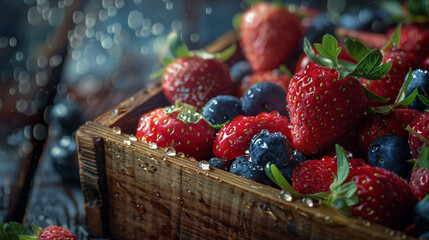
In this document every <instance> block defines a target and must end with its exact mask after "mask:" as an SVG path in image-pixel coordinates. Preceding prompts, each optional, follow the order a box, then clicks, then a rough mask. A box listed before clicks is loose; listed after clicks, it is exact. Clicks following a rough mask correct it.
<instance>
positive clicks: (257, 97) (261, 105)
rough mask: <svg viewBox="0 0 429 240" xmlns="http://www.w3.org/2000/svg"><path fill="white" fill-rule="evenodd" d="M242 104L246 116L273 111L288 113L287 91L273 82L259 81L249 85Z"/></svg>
mask: <svg viewBox="0 0 429 240" xmlns="http://www.w3.org/2000/svg"><path fill="white" fill-rule="evenodd" d="M242 104H243V111H244V113H245V114H246V116H256V115H258V114H259V113H261V112H271V111H278V112H279V113H280V114H281V115H284V116H286V115H287V112H286V104H287V103H286V92H285V91H284V90H283V88H281V87H280V86H279V85H277V84H275V83H273V82H259V83H256V84H254V85H252V86H251V87H249V88H248V89H247V91H246V93H245V94H244V96H243V97H242Z"/></svg>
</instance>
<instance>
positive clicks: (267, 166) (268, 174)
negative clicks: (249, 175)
mask: <svg viewBox="0 0 429 240" xmlns="http://www.w3.org/2000/svg"><path fill="white" fill-rule="evenodd" d="M271 165H272V164H271V162H267V164H265V168H264V170H265V174H266V175H267V177H268V178H269V179H270V180H271V181H273V183H275V184H277V182H276V179H275V178H274V176H273V174H272V172H271ZM277 185H278V184H277ZM279 187H280V186H279Z"/></svg>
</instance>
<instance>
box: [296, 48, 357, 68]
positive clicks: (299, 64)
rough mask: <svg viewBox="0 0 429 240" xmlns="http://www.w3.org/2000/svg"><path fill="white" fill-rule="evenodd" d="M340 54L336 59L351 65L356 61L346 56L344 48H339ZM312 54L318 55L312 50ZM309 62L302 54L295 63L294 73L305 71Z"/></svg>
mask: <svg viewBox="0 0 429 240" xmlns="http://www.w3.org/2000/svg"><path fill="white" fill-rule="evenodd" d="M341 49H342V50H341V52H340V55H338V59H341V60H344V61H347V62H351V63H356V60H355V59H354V58H353V57H352V56H350V54H348V52H347V48H346V47H344V46H341ZM314 52H315V53H316V54H319V52H317V49H316V48H314ZM310 62H311V60H310V58H309V57H308V56H307V54H305V53H302V54H301V56H300V57H299V59H298V62H297V63H296V67H295V73H298V72H300V71H303V70H304V69H305V67H306V66H307V65H308V64H309V63H310Z"/></svg>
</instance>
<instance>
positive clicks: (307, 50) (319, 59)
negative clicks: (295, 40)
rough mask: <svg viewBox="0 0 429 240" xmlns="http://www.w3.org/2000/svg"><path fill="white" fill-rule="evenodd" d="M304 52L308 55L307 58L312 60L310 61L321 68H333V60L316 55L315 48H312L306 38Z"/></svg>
mask: <svg viewBox="0 0 429 240" xmlns="http://www.w3.org/2000/svg"><path fill="white" fill-rule="evenodd" d="M303 50H304V53H305V54H306V55H307V57H308V58H310V60H311V61H312V62H313V63H316V64H318V65H320V66H324V67H332V62H331V60H329V59H327V58H324V57H322V56H320V55H318V54H316V52H315V51H314V49H313V47H312V46H311V43H310V41H309V40H308V39H307V38H306V37H305V38H304V47H303Z"/></svg>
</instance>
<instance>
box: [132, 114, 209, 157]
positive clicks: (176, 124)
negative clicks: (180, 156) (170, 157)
mask: <svg viewBox="0 0 429 240" xmlns="http://www.w3.org/2000/svg"><path fill="white" fill-rule="evenodd" d="M214 136H215V130H214V129H213V128H212V127H211V126H210V125H209V124H208V123H207V122H206V121H205V120H204V119H202V115H201V114H199V113H196V112H195V111H193V110H192V109H190V108H188V107H186V106H172V107H168V108H158V109H155V110H153V111H152V112H150V113H146V114H143V115H142V116H141V118H140V121H139V125H138V128H137V132H136V137H137V138H138V139H139V140H145V141H147V142H154V143H156V144H157V146H158V147H164V148H165V147H173V148H175V150H176V151H177V152H183V153H185V154H187V155H191V156H193V157H195V158H196V159H198V160H203V159H208V158H209V157H210V156H211V148H212V145H213V141H214Z"/></svg>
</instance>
